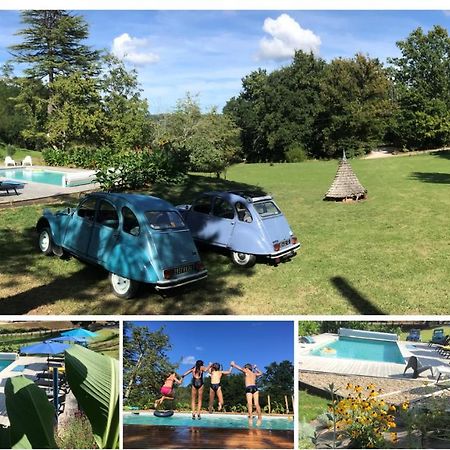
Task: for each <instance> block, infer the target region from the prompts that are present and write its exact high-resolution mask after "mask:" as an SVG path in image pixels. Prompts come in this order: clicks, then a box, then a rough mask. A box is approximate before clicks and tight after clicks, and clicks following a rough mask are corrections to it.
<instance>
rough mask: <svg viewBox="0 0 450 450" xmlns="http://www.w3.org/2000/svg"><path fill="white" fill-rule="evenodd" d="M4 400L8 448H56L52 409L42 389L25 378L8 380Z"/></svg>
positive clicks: (53, 411) (53, 412)
mask: <svg viewBox="0 0 450 450" xmlns="http://www.w3.org/2000/svg"><path fill="white" fill-rule="evenodd" d="M5 398H6V410H7V412H8V418H9V421H10V423H11V427H10V438H11V448H57V445H56V442H55V438H54V432H53V424H54V420H55V409H54V408H53V406H52V404H51V403H50V402H49V401H48V399H47V396H46V395H45V392H44V391H43V390H42V389H39V388H38V387H37V386H36V385H35V384H34V383H33V382H32V381H31V380H29V379H28V378H25V377H24V376H18V377H13V378H8V379H7V380H6V384H5Z"/></svg>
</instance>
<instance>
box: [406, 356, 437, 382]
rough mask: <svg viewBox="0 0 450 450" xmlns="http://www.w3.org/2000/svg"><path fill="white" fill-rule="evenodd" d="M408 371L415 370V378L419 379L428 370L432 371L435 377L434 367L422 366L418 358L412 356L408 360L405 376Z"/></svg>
mask: <svg viewBox="0 0 450 450" xmlns="http://www.w3.org/2000/svg"><path fill="white" fill-rule="evenodd" d="M408 369H412V370H413V378H418V376H419V375H420V374H421V373H422V372H425V371H426V370H430V371H431V376H434V375H433V367H432V366H422V365H421V364H420V361H419V358H417V356H410V357H409V359H408V363H407V364H406V367H405V370H404V371H403V375H405V373H406V371H407V370H408Z"/></svg>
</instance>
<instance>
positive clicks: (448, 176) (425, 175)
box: [411, 172, 450, 184]
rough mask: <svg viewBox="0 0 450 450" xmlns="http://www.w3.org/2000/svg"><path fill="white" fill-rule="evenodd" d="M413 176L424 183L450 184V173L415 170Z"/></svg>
mask: <svg viewBox="0 0 450 450" xmlns="http://www.w3.org/2000/svg"><path fill="white" fill-rule="evenodd" d="M411 178H412V179H414V180H419V181H422V182H424V183H437V184H450V173H440V172H413V173H412V174H411Z"/></svg>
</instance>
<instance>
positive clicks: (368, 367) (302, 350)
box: [298, 333, 449, 380]
mask: <svg viewBox="0 0 450 450" xmlns="http://www.w3.org/2000/svg"><path fill="white" fill-rule="evenodd" d="M336 339H337V335H336V334H331V333H324V334H321V335H318V336H314V340H315V341H316V342H315V343H314V344H299V349H298V350H299V370H300V373H302V372H317V373H334V374H340V375H359V376H369V377H375V378H399V379H410V378H411V374H412V370H411V369H410V370H409V371H408V372H407V376H404V375H403V371H404V369H405V364H406V361H407V360H408V358H409V357H410V356H413V355H414V356H417V357H418V358H419V360H420V363H421V365H422V366H432V367H438V366H448V365H449V360H448V359H446V358H443V357H442V356H441V355H439V354H438V353H437V352H436V350H435V347H429V346H428V344H427V343H420V342H405V341H398V345H399V349H400V352H401V353H402V356H403V357H404V358H405V363H404V364H397V363H389V362H376V361H362V360H356V359H344V358H326V357H322V356H315V355H311V354H310V352H311V350H314V349H316V348H319V347H321V346H322V345H326V344H328V343H331V342H333V341H335V340H336ZM408 374H409V375H408ZM434 378H435V376H432V375H431V372H430V371H426V372H422V373H421V374H420V376H419V379H421V380H434Z"/></svg>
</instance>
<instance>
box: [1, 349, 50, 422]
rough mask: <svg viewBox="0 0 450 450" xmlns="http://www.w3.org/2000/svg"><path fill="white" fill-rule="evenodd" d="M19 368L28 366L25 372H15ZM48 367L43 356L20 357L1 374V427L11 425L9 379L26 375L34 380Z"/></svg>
mask: <svg viewBox="0 0 450 450" xmlns="http://www.w3.org/2000/svg"><path fill="white" fill-rule="evenodd" d="M17 366H26V367H25V369H24V370H23V371H14V368H15V367H17ZM45 367H47V358H46V357H42V356H19V358H18V359H16V360H15V361H14V362H13V363H11V364H10V365H9V366H8V367H7V368H6V369H4V370H2V372H1V373H0V425H9V419H8V416H7V414H6V405H5V383H6V379H7V378H12V377H17V376H19V375H25V376H26V377H27V378H30V379H31V380H34V379H35V378H36V374H37V373H38V372H41V371H42V370H43V369H44V368H45Z"/></svg>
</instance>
